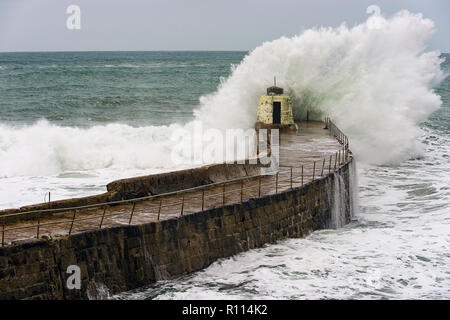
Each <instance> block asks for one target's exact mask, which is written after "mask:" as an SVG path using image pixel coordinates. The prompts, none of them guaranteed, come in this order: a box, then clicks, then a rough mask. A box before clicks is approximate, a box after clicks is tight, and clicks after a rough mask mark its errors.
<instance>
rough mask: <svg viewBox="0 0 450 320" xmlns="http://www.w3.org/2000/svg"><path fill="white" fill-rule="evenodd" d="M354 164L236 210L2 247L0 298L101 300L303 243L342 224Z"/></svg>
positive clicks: (226, 208) (347, 217) (348, 215)
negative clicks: (286, 242) (73, 269)
mask: <svg viewBox="0 0 450 320" xmlns="http://www.w3.org/2000/svg"><path fill="white" fill-rule="evenodd" d="M352 161H353V160H352V159H350V161H349V162H348V163H347V164H345V165H343V166H342V167H341V168H339V169H338V170H337V172H336V173H334V174H333V173H332V174H329V175H327V176H325V177H323V178H321V179H319V180H316V181H314V182H312V183H309V184H307V185H304V186H303V187H300V188H294V189H293V190H289V191H286V192H282V193H279V194H276V195H268V196H263V197H261V198H256V199H250V200H248V201H244V202H243V203H242V204H241V203H237V204H233V205H227V206H224V207H221V208H215V209H210V210H207V211H204V212H197V213H193V214H189V215H185V216H182V217H180V218H174V219H170V220H163V221H157V222H152V223H147V224H141V225H129V226H128V225H127V226H120V227H115V228H107V229H102V230H98V231H90V232H85V233H80V234H75V235H72V236H67V237H61V238H55V239H49V240H30V241H28V242H25V243H22V244H16V245H12V246H9V247H4V248H0V299H24V298H26V299H87V298H104V297H106V296H107V295H108V294H115V293H119V292H123V291H127V290H131V289H134V288H138V287H141V286H145V285H148V284H150V283H153V282H155V281H158V280H163V279H170V278H173V277H177V276H180V275H183V274H187V273H190V272H193V271H197V270H200V269H203V268H205V267H207V266H208V265H210V264H211V263H212V262H214V261H216V260H217V259H219V258H224V257H229V256H232V255H235V254H238V253H240V252H243V251H246V250H249V249H253V248H257V247H261V246H263V245H264V244H266V243H274V242H276V241H278V240H281V239H285V238H289V237H293V238H298V237H305V236H306V235H308V234H309V233H311V232H312V231H314V230H318V229H324V228H330V227H332V226H333V216H334V217H338V219H339V221H343V222H344V223H348V222H349V221H350V219H351V216H352V212H351V208H352V204H351V194H352V192H351V188H352V182H351V181H350V180H351V174H350V166H351V164H352ZM336 179H338V181H337V180H336ZM336 186H338V189H339V190H337V187H336ZM336 192H339V193H338V194H336ZM337 202H338V203H337ZM336 208H339V209H336ZM333 210H339V212H334V211H333ZM70 265H77V266H79V267H80V270H81V289H80V290H78V289H72V290H69V289H68V288H67V286H66V282H67V279H68V277H69V274H67V273H66V270H67V267H68V266H70Z"/></svg>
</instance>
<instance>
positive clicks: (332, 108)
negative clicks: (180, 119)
mask: <svg viewBox="0 0 450 320" xmlns="http://www.w3.org/2000/svg"><path fill="white" fill-rule="evenodd" d="M370 19H372V18H370ZM370 19H369V20H368V21H366V22H365V23H362V24H360V25H357V26H355V27H353V28H349V27H347V26H345V25H342V26H340V27H338V28H321V29H310V30H307V31H305V32H303V33H302V34H300V35H298V36H294V37H292V38H287V37H283V38H280V39H278V40H275V41H271V42H266V43H263V44H262V45H261V46H260V47H258V48H256V49H255V50H253V51H252V52H251V53H249V54H248V55H247V56H246V57H245V58H244V59H243V61H242V62H241V63H240V64H239V65H235V66H232V73H231V75H230V76H229V77H228V78H227V79H222V81H221V84H220V85H219V87H218V89H217V91H216V92H215V93H213V94H210V95H206V96H203V97H201V98H200V102H199V106H198V108H197V109H196V110H195V111H194V113H195V120H197V121H201V122H202V123H203V127H204V128H205V129H208V128H219V129H226V128H251V127H253V125H254V123H255V120H256V108H257V100H258V97H259V96H260V95H261V94H263V93H264V91H265V88H266V87H267V86H269V85H271V84H272V83H271V82H272V79H273V76H277V82H278V84H279V85H281V86H283V87H284V88H285V89H286V91H287V92H288V93H289V94H290V95H291V96H292V97H293V99H294V107H295V110H294V113H295V115H296V117H297V119H299V118H301V117H302V116H304V113H305V110H306V108H308V109H309V110H311V115H312V117H314V118H316V119H321V118H322V117H324V116H331V117H332V118H333V119H335V121H336V122H337V124H338V126H339V127H340V128H341V129H342V130H343V131H344V132H346V133H347V134H348V136H349V137H350V142H351V148H352V150H353V151H354V153H355V154H356V156H357V158H358V160H359V161H363V162H372V163H392V162H399V161H401V160H404V159H407V158H411V157H415V156H417V155H419V154H420V151H421V144H420V143H418V142H417V139H416V138H417V136H418V135H420V129H419V127H418V123H420V122H421V121H423V120H424V119H426V118H427V116H428V115H429V114H430V113H431V112H432V111H434V110H436V109H437V108H439V106H440V104H441V101H440V97H439V96H438V95H436V94H435V93H434V92H433V89H432V87H433V85H435V84H436V83H438V82H439V81H440V80H442V78H443V74H442V72H441V70H440V63H441V60H440V58H439V53H438V52H435V51H433V52H427V51H426V41H427V40H428V39H429V38H430V37H431V36H432V34H433V33H434V24H433V22H432V21H430V20H428V19H424V18H423V17H422V16H421V15H420V14H411V13H409V12H407V11H402V12H399V13H397V14H396V15H394V16H393V17H391V18H378V19H379V20H377V26H378V28H374V27H373V23H371V20H370ZM193 127H194V125H193V124H192V123H188V124H186V125H185V126H184V127H183V129H186V130H191V129H192V128H193ZM180 128H181V126H179V125H175V124H174V125H171V126H162V127H152V126H148V127H138V128H136V127H131V126H127V125H122V124H108V125H105V126H94V127H91V128H87V129H81V128H75V127H61V126H57V125H52V124H49V123H48V122H46V121H45V120H43V121H39V122H37V123H35V124H33V125H29V126H25V127H11V126H8V125H0V168H1V171H0V177H3V178H4V177H8V178H13V177H18V176H55V175H58V174H61V173H64V172H72V171H76V172H80V171H88V172H92V171H95V170H108V169H112V170H115V171H119V172H121V173H123V174H125V173H127V172H135V171H139V170H147V172H153V171H155V170H161V169H164V170H173V169H174V168H175V167H174V166H173V165H172V164H171V163H170V162H168V161H167V160H168V157H169V156H170V154H171V152H172V151H173V148H174V146H175V145H176V142H174V141H173V140H171V136H172V133H173V131H174V130H175V129H180ZM113 176H114V177H115V175H113ZM113 176H112V177H113ZM3 182H4V183H5V182H6V180H3ZM39 197H41V196H40V195H39ZM8 198H9V197H8Z"/></svg>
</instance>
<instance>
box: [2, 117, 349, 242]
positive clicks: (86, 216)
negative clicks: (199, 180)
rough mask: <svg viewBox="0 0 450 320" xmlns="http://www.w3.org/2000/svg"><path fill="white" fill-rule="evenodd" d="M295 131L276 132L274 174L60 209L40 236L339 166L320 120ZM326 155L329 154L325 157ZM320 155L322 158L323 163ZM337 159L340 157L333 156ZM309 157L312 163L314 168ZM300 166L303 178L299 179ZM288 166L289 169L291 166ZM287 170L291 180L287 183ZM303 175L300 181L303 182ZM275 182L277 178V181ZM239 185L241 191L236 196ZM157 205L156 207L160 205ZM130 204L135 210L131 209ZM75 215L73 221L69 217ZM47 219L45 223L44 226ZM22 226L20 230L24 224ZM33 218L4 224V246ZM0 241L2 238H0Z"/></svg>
mask: <svg viewBox="0 0 450 320" xmlns="http://www.w3.org/2000/svg"><path fill="white" fill-rule="evenodd" d="M298 125H299V130H298V132H297V133H295V132H286V133H282V134H280V170H279V173H278V175H276V174H272V175H263V176H261V177H256V178H248V179H245V180H243V181H242V182H241V181H238V182H232V183H227V184H225V185H219V186H217V185H215V186H210V187H207V188H205V189H203V190H198V189H197V190H194V191H187V192H179V193H178V194H176V195H168V196H161V197H157V198H154V199H151V200H143V201H138V202H136V203H132V202H130V203H127V204H121V205H115V206H108V207H97V208H93V209H89V210H81V211H77V212H74V211H71V212H61V213H57V214H55V215H54V216H53V217H50V218H46V219H42V220H40V227H39V236H40V237H46V238H51V237H55V236H63V235H68V234H69V232H71V233H72V234H74V233H79V232H84V231H89V230H95V229H99V228H100V225H101V228H109V227H113V226H119V225H126V224H129V223H130V219H131V224H142V223H148V222H151V221H156V220H158V218H159V219H160V220H164V219H170V218H175V217H178V216H180V215H181V214H183V215H186V214H189V213H193V212H199V211H202V208H203V210H207V209H211V208H216V207H221V206H223V205H227V204H232V203H238V202H240V201H241V197H242V200H244V201H245V200H247V199H250V198H257V197H259V196H262V195H268V194H274V193H276V192H281V191H285V190H288V189H290V188H291V187H293V188H295V187H299V186H301V185H302V183H303V184H306V183H308V182H310V181H312V179H313V175H314V177H315V178H318V177H320V176H321V175H322V174H323V175H326V174H328V172H329V171H333V170H334V168H335V166H336V167H338V166H339V161H337V159H336V153H337V152H339V151H341V155H340V158H341V159H340V160H341V161H343V159H342V157H343V156H342V145H341V144H339V143H338V141H337V140H336V139H335V138H334V137H333V136H331V135H330V131H329V130H324V129H323V128H324V124H323V123H322V122H310V123H299V124H298ZM330 157H331V159H330ZM324 159H325V162H324ZM338 159H339V157H338ZM314 162H316V166H315V171H314V170H313V169H314ZM302 166H303V179H302ZM291 167H292V169H291ZM291 170H292V177H293V179H292V185H291ZM302 180H303V181H302ZM277 181H278V183H277ZM241 186H242V196H241ZM160 205H161V208H160ZM133 207H134V209H133ZM74 215H75V220H74V222H73V223H72V221H73V218H74ZM46 224H47V225H46ZM24 228H25V229H24ZM37 232H38V226H37V221H29V222H21V223H15V224H7V225H6V226H5V232H4V234H3V232H2V228H1V226H0V238H1V237H3V240H4V243H5V245H8V244H11V243H14V242H17V241H22V240H29V239H33V238H36V236H37ZM0 240H1V239H0ZM0 245H1V243H0Z"/></svg>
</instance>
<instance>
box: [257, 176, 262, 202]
mask: <svg viewBox="0 0 450 320" xmlns="http://www.w3.org/2000/svg"><path fill="white" fill-rule="evenodd" d="M260 197H261V176H259V177H258V198H260Z"/></svg>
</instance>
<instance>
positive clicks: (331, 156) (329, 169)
mask: <svg viewBox="0 0 450 320" xmlns="http://www.w3.org/2000/svg"><path fill="white" fill-rule="evenodd" d="M332 158H333V155H330V165H329V166H328V173H330V172H331V159H332Z"/></svg>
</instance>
